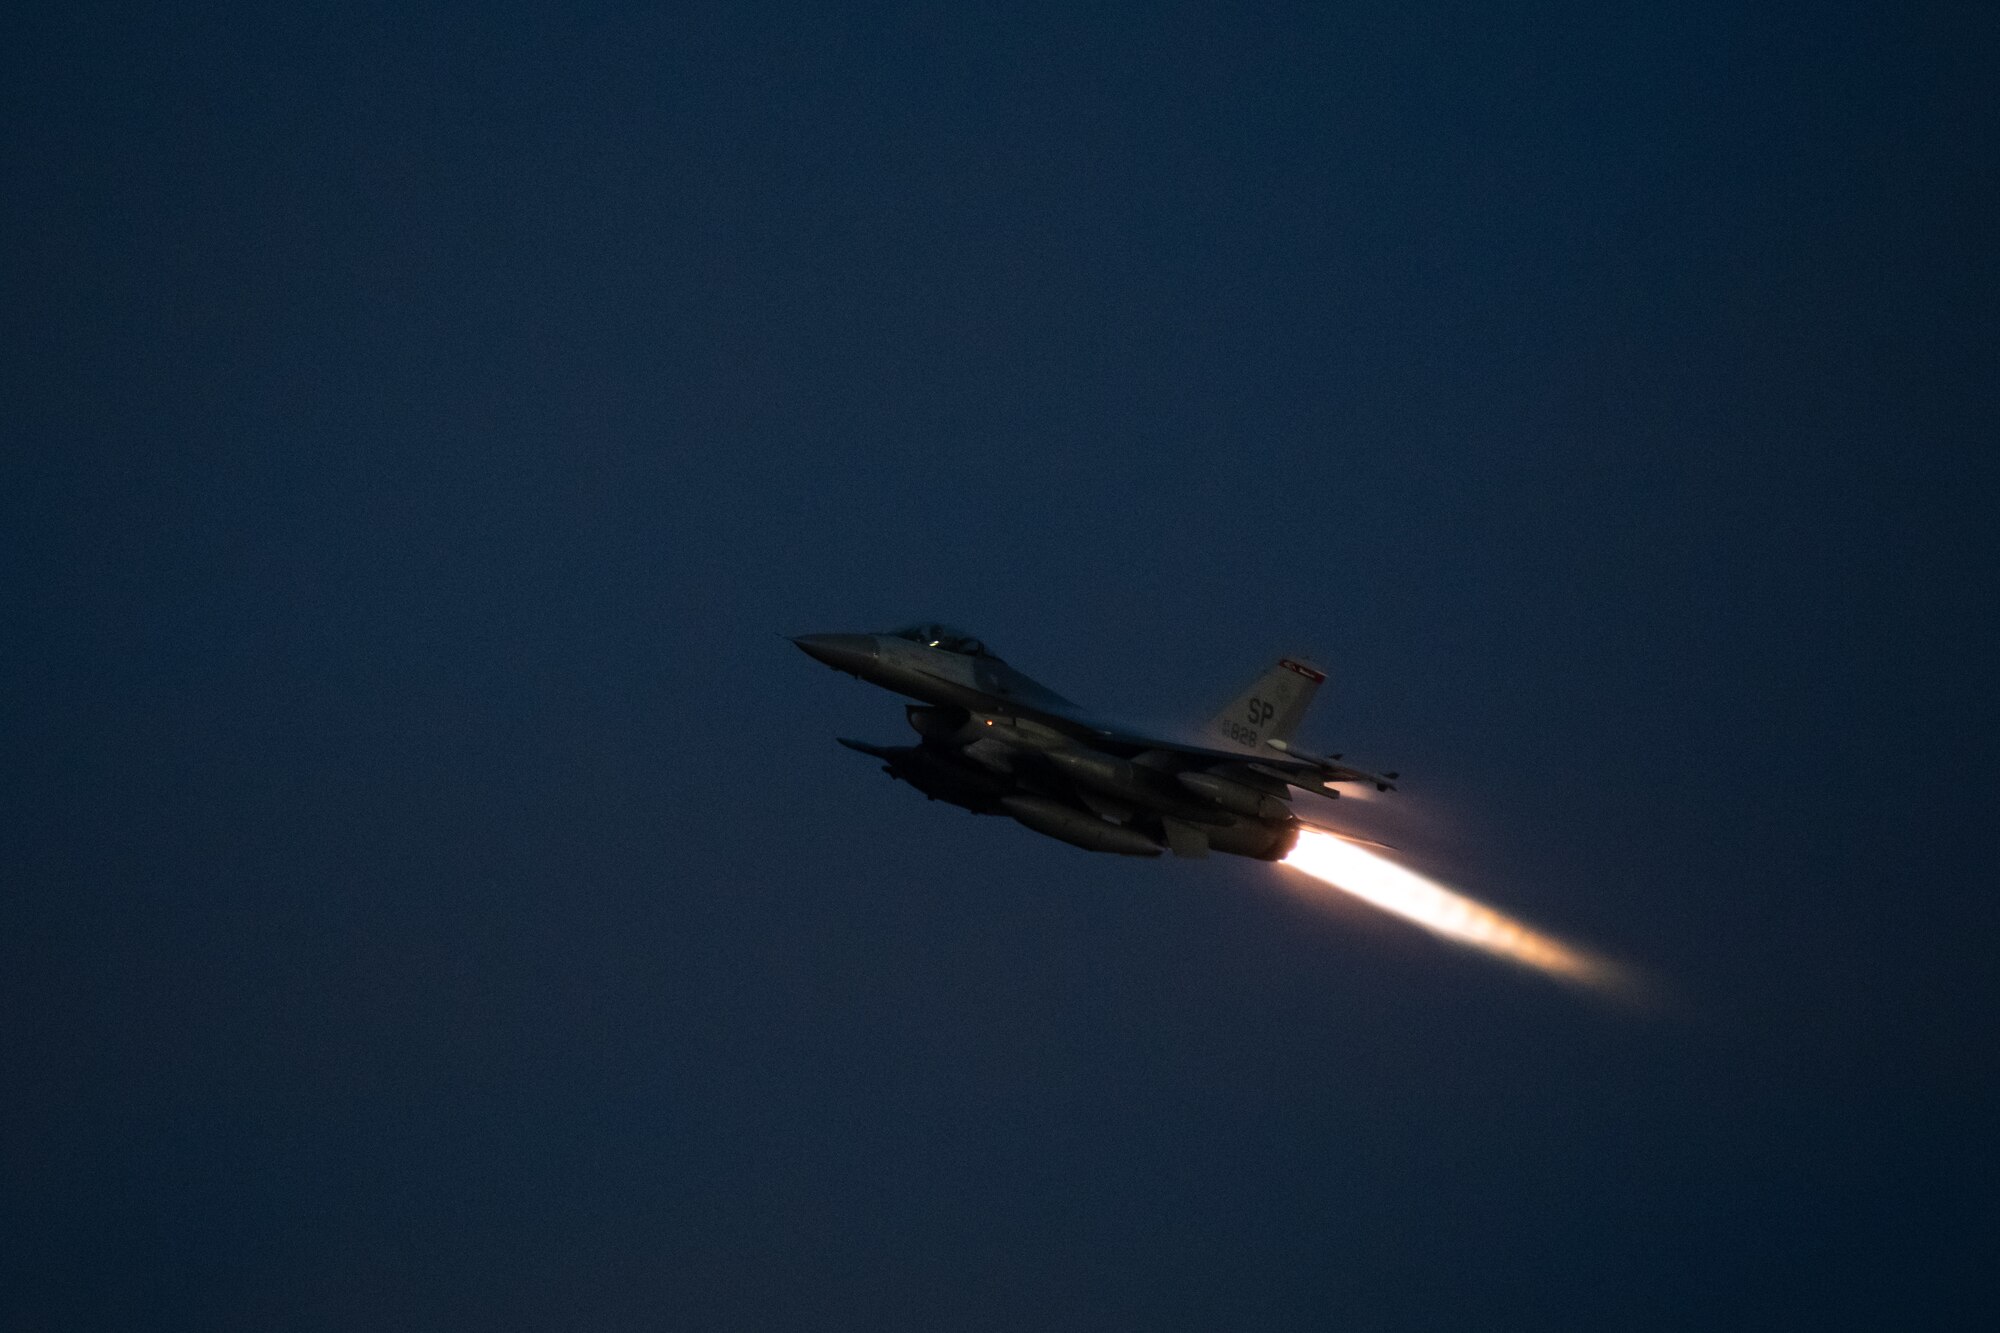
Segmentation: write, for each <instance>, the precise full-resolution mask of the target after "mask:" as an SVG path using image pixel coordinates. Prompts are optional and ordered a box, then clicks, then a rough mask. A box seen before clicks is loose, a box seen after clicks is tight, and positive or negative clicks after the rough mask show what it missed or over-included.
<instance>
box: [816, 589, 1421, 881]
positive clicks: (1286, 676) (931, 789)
mask: <svg viewBox="0 0 2000 1333" xmlns="http://www.w3.org/2000/svg"><path fill="white" fill-rule="evenodd" d="M792 642H793V643H795V644H797V645H798V646H799V647H800V648H801V649H803V650H804V651H805V652H806V653H807V654H808V655H809V656H811V657H813V658H815V659H817V660H818V661H821V662H824V663H825V664H826V665H828V666H830V667H833V668H834V669H836V670H839V671H845V672H847V673H848V674H849V675H852V676H855V677H856V678H858V679H861V680H865V681H867V682H868V683H869V684H871V685H879V686H881V687H882V688H884V689H887V690H893V691H895V692H896V693H897V694H901V695H904V696H907V697H908V698H911V699H915V700H918V702H917V703H914V704H911V705H909V706H908V707H907V709H906V712H907V713H908V715H909V720H910V726H911V727H913V728H914V729H915V730H916V733H917V735H918V737H919V738H920V740H919V742H918V743H917V744H915V745H871V744H869V743H868V742H866V741H855V740H847V739H845V738H842V739H841V741H840V743H841V744H842V745H845V746H847V747H848V748H849V749H851V750H859V751H860V752H861V753H863V754H867V755H873V756H874V757H875V758H877V759H880V760H881V761H882V771H883V772H885V773H887V774H888V775H889V776H890V777H892V778H898V779H900V780H902V781H904V782H907V783H909V784H910V785H911V786H912V787H915V788H916V789H917V790H918V791H920V792H922V793H923V794H924V795H926V796H928V797H930V798H931V799H932V800H938V801H949V802H951V803H952V804H953V805H959V806H963V807H965V808H966V809H967V810H970V811H973V812H974V813H975V814H982V815H1007V816H1009V817H1011V818H1013V819H1015V820H1017V821H1019V822H1020V823H1022V824H1025V825H1026V826H1027V827H1029V828H1031V829H1033V830H1034V831H1035V832H1037V833H1042V834H1046V835H1048V836H1049V837H1051V838H1058V839H1061V840H1062V841H1063V842H1067V843H1070V844H1072V845H1074V846H1077V847H1082V848H1085V849H1087V850H1089V851H1093V852H1118V853H1121V854H1123V855H1126V856H1158V855H1159V854H1160V853H1161V852H1164V851H1171V852H1173V853H1174V855H1176V856H1206V855H1207V854H1208V853H1209V851H1210V850H1211V849H1213V850H1215V851H1218V852H1230V853H1233V854H1235V855H1237V856H1251V857H1256V858H1257V859H1259V860H1263V861H1276V860H1279V859H1280V858H1282V857H1283V856H1284V855H1285V854H1286V853H1287V852H1289V851H1290V850H1291V849H1292V845H1293V843H1295V842H1296V841H1297V840H1298V836H1299V829H1300V828H1301V827H1306V826H1310V827H1322V826H1320V825H1316V824H1311V822H1310V821H1308V820H1305V819H1302V818H1301V817H1300V816H1299V815H1297V814H1296V813H1294V812H1293V810H1292V808H1291V806H1290V804H1289V802H1290V800H1291V794H1292V790H1293V789H1294V788H1297V789H1298V790H1301V791H1309V792H1313V793H1314V794H1316V795H1320V796H1338V795H1339V794H1340V793H1339V791H1338V790H1337V787H1338V786H1339V785H1340V784H1343V783H1365V784H1367V785H1369V786H1372V787H1374V788H1376V789H1377V790H1379V791H1390V790H1392V786H1391V783H1392V782H1393V780H1394V779H1395V777H1396V774H1394V773H1370V772H1366V771H1364V770H1362V769H1359V768H1351V767H1349V766H1348V765H1346V764H1343V763H1341V762H1340V758H1341V757H1340V756H1339V755H1315V754H1309V753H1307V752H1306V751H1304V750H1301V749H1298V748H1297V747H1295V746H1294V745H1293V744H1292V734H1293V733H1294V732H1295V731H1296V730H1297V729H1298V725H1299V723H1300V721H1301V720H1302V719H1303V718H1304V717H1305V715H1306V708H1307V707H1308V706H1309V705H1310V704H1311V703H1312V699H1313V694H1314V692H1315V691H1317V690H1318V689H1319V687H1320V685H1321V683H1322V682H1323V681H1325V679H1326V677H1325V676H1324V675H1322V674H1321V673H1320V672H1319V671H1317V670H1315V669H1314V668H1312V667H1311V666H1308V665H1307V664H1306V663H1304V662H1298V661H1293V660H1291V659H1290V658H1286V659H1283V660H1281V661H1279V662H1278V664H1277V665H1276V666H1274V667H1272V668H1271V669H1270V670H1269V671H1266V672H1265V673H1264V674H1263V675H1262V676H1259V677H1258V678H1257V680H1256V682H1255V683H1254V684H1253V685H1251V686H1250V688H1249V689H1247V690H1245V691H1244V692H1243V693H1242V694H1241V695H1239V696H1237V698H1236V700H1235V701H1234V702H1233V703H1231V704H1230V705H1229V706H1228V707H1227V708H1225V709H1223V710H1222V712H1220V713H1218V714H1216V716H1215V717H1214V718H1212V719H1210V721H1209V723H1208V725H1207V726H1206V727H1205V728H1204V729H1203V730H1202V732H1201V733H1200V735H1199V736H1198V737H1196V738H1195V739H1194V740H1192V741H1182V740H1174V739H1169V738H1167V737H1163V736H1152V735H1146V734H1144V733H1142V732H1139V731H1136V730H1133V729H1131V728H1126V727H1120V726H1118V725H1116V724H1114V723H1109V722H1105V721H1102V720H1099V719H1096V718H1093V717H1091V716H1089V715H1087V714H1086V713H1084V711H1083V710H1082V709H1080V708H1078V707H1077V705H1075V704H1073V703H1071V702H1070V701H1069V700H1067V699H1065V698H1063V697H1062V696H1061V695H1059V694H1057V693H1055V692H1054V691H1053V690H1050V689H1048V688H1047V687H1046V686H1043V685H1041V684H1038V683H1037V682H1035V681H1033V680H1031V679H1029V678H1028V677H1027V676H1024V675H1022V674H1021V673H1020V672H1019V671H1016V670H1015V669H1014V668H1012V667H1010V666H1008V665H1007V664H1006V663H1005V662H1003V661H1001V660H1000V658H999V657H997V656H996V655H995V654H994V653H993V651H992V650H991V649H989V648H988V647H987V646H986V645H985V644H983V643H981V642H980V641H979V640H978V639H975V638H973V637H972V636H971V635H969V634H966V633H965V632H964V631H962V630H957V629H953V628H952V627H951V626H949V625H911V626H909V627H907V628H904V629H898V630H891V631H889V632H888V633H886V634H807V635H803V636H801V637H799V638H796V639H793V640H792ZM1327 831H1328V832H1335V833H1337V832H1338V830H1331V829H1329V830H1327ZM1340 836H1343V837H1347V836H1349V835H1346V834H1341V835H1340ZM1356 841H1361V840H1360V839H1356Z"/></svg>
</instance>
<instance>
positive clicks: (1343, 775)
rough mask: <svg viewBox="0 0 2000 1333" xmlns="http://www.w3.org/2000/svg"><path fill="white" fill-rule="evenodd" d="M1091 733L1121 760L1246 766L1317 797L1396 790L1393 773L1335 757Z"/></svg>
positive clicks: (1114, 730) (1115, 730) (1113, 730)
mask: <svg viewBox="0 0 2000 1333" xmlns="http://www.w3.org/2000/svg"><path fill="white" fill-rule="evenodd" d="M1092 732H1093V735H1092V738H1091V739H1092V740H1093V741H1094V743H1095V744H1097V745H1099V746H1100V747H1102V748H1104V749H1106V750H1110V751H1113V752H1114V753H1118V754H1120V755H1121V756H1122V757H1124V758H1133V757H1136V756H1138V755H1140V754H1144V753H1146V752H1148V751H1154V752H1157V753H1161V754H1165V755H1172V756H1175V757H1176V758H1178V759H1182V760H1185V761H1190V762H1187V763H1184V764H1182V765H1181V767H1185V768H1212V767H1219V766H1221V765H1224V764H1247V765H1249V766H1250V767H1252V768H1255V769H1260V770H1262V771H1263V772H1265V773H1267V774H1269V775H1270V776H1272V777H1275V778H1278V779H1281V780H1282V781H1284V782H1287V783H1290V784H1291V785H1292V786H1294V787H1298V788H1300V789H1301V790H1303V791H1309V792H1316V793H1318V794H1319V795H1321V796H1337V795H1339V793H1338V792H1333V791H1328V790H1327V788H1328V787H1329V786H1330V785H1331V784H1333V783H1338V782H1362V783H1367V784H1368V785H1370V786H1372V787H1374V788H1375V789H1376V790H1377V791H1394V790H1395V789H1396V784H1395V781H1394V779H1395V778H1396V777H1397V775H1396V774H1394V773H1370V772H1369V771H1368V770H1366V769H1362V768H1354V767H1351V766H1349V765H1347V764H1343V763H1341V762H1339V760H1338V758H1337V757H1323V756H1320V755H1312V754H1306V753H1303V752H1301V751H1299V750H1296V749H1293V748H1290V747H1284V748H1279V746H1277V745H1275V744H1272V745H1270V748H1269V749H1268V751H1267V752H1266V753H1262V754H1259V753H1257V752H1256V751H1254V750H1219V749H1216V748H1215V747H1213V746H1208V745H1193V744H1189V743H1188V742H1186V741H1178V740H1169V739H1165V738H1163V737H1159V736H1148V735H1145V734H1143V733H1141V732H1138V731H1134V730H1129V729H1126V728H1121V727H1118V726H1115V725H1111V726H1107V725H1103V724H1094V725H1093V726H1092Z"/></svg>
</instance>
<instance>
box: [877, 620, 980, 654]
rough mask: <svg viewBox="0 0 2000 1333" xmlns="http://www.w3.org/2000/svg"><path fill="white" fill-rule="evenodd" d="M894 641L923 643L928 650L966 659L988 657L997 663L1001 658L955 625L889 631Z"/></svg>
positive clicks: (913, 627) (917, 626)
mask: <svg viewBox="0 0 2000 1333" xmlns="http://www.w3.org/2000/svg"><path fill="white" fill-rule="evenodd" d="M889 637H890V638H892V639H908V640H909V641H910V642H911V643H921V644H922V645H924V647H926V648H938V649H941V650H943V651H944V652H947V653H961V654H963V655H964V656H966V657H986V658H991V659H992V660H993V661H995V662H997V661H999V660H1000V658H999V656H998V655H997V654H996V653H994V652H993V651H992V650H991V649H989V648H988V647H987V646H986V645H985V644H983V643H981V642H980V641H979V640H977V639H975V638H973V637H972V636H971V635H970V634H967V633H966V632H965V631H964V630H962V629H959V628H958V627H957V626H955V625H939V624H934V623H933V624H927V625H905V626H903V627H902V628H901V629H892V630H890V631H889Z"/></svg>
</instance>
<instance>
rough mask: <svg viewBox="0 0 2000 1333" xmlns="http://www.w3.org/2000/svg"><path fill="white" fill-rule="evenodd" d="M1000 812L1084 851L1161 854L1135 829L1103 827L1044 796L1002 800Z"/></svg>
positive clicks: (1010, 797)
mask: <svg viewBox="0 0 2000 1333" xmlns="http://www.w3.org/2000/svg"><path fill="white" fill-rule="evenodd" d="M1000 808H1001V809H1002V810H1004V811H1006V812H1007V813H1008V814H1010V815H1012V816H1013V817H1014V818H1015V819H1016V820H1018V821H1019V822H1020V823H1021V824H1023V825H1025V826H1026V827H1028V828H1031V829H1033V830H1034V831H1035V832H1037V833H1041V834H1045V835H1047V836H1048V837H1051V838H1055V839H1056V840H1058V841H1060V842H1066V843H1068V844H1069V845H1070V846H1072V847H1081V848H1083V849H1084V850H1085V851H1091V852H1117V853H1119V854H1121V855H1123V856H1158V855H1159V854H1160V852H1161V850H1162V849H1161V847H1160V845H1159V844H1158V843H1156V842H1154V841H1153V840H1152V839H1151V838H1149V837H1147V836H1146V835H1145V834H1143V833H1141V832H1139V831H1138V830H1137V829H1133V828H1127V827H1125V826H1124V825H1123V824H1107V823H1105V822H1104V821H1103V820H1101V819H1099V818H1098V817H1097V816H1096V815H1087V814H1085V813H1083V812H1082V811H1081V810H1073V809H1071V808H1070V807H1069V806H1066V805H1062V804H1060V803H1058V802H1056V801H1051V800H1049V799H1048V798H1047V797H1045V796H1003V797H1001V798H1000Z"/></svg>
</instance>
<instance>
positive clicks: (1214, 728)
mask: <svg viewBox="0 0 2000 1333" xmlns="http://www.w3.org/2000/svg"><path fill="white" fill-rule="evenodd" d="M1325 680H1326V675H1325V673H1324V672H1320V671H1316V670H1314V669H1313V668H1312V667H1310V666H1307V665H1306V664H1305V663H1304V662H1298V661H1294V660H1293V659H1291V658H1289V657H1287V658H1283V659H1281V660H1280V661H1279V662H1278V664H1277V665H1276V666H1274V667H1272V668H1271V669H1270V670H1269V671H1266V672H1265V673H1264V674H1263V675H1261V676H1259V677H1257V681H1256V683H1255V684H1253V685H1252V686H1251V687H1250V688H1249V689H1247V690H1245V691H1243V693H1241V694H1239V695H1237V696H1236V698H1235V699H1234V700H1232V701H1231V702H1230V705H1229V707H1227V708H1225V709H1223V710H1222V711H1221V712H1220V713H1217V714H1216V715H1215V716H1214V717H1213V718H1211V719H1210V720H1209V723H1208V725H1207V726H1206V727H1204V728H1203V729H1202V734H1203V735H1204V736H1205V737H1206V738H1207V739H1208V740H1210V741H1212V742H1214V743H1216V744H1217V745H1219V746H1222V747H1224V748H1227V749H1245V750H1255V751H1258V752H1260V753H1263V752H1265V748H1266V747H1265V742H1266V741H1287V742H1289V741H1290V740H1291V739H1292V735H1293V733H1294V732H1296V731H1297V730H1298V729H1299V723H1300V722H1302V721H1304V720H1305V715H1306V709H1307V708H1309V707H1311V705H1312V701H1313V695H1314V694H1315V693H1317V692H1318V690H1319V687H1320V685H1321V684H1322V683H1323V682H1324V681H1325Z"/></svg>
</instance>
